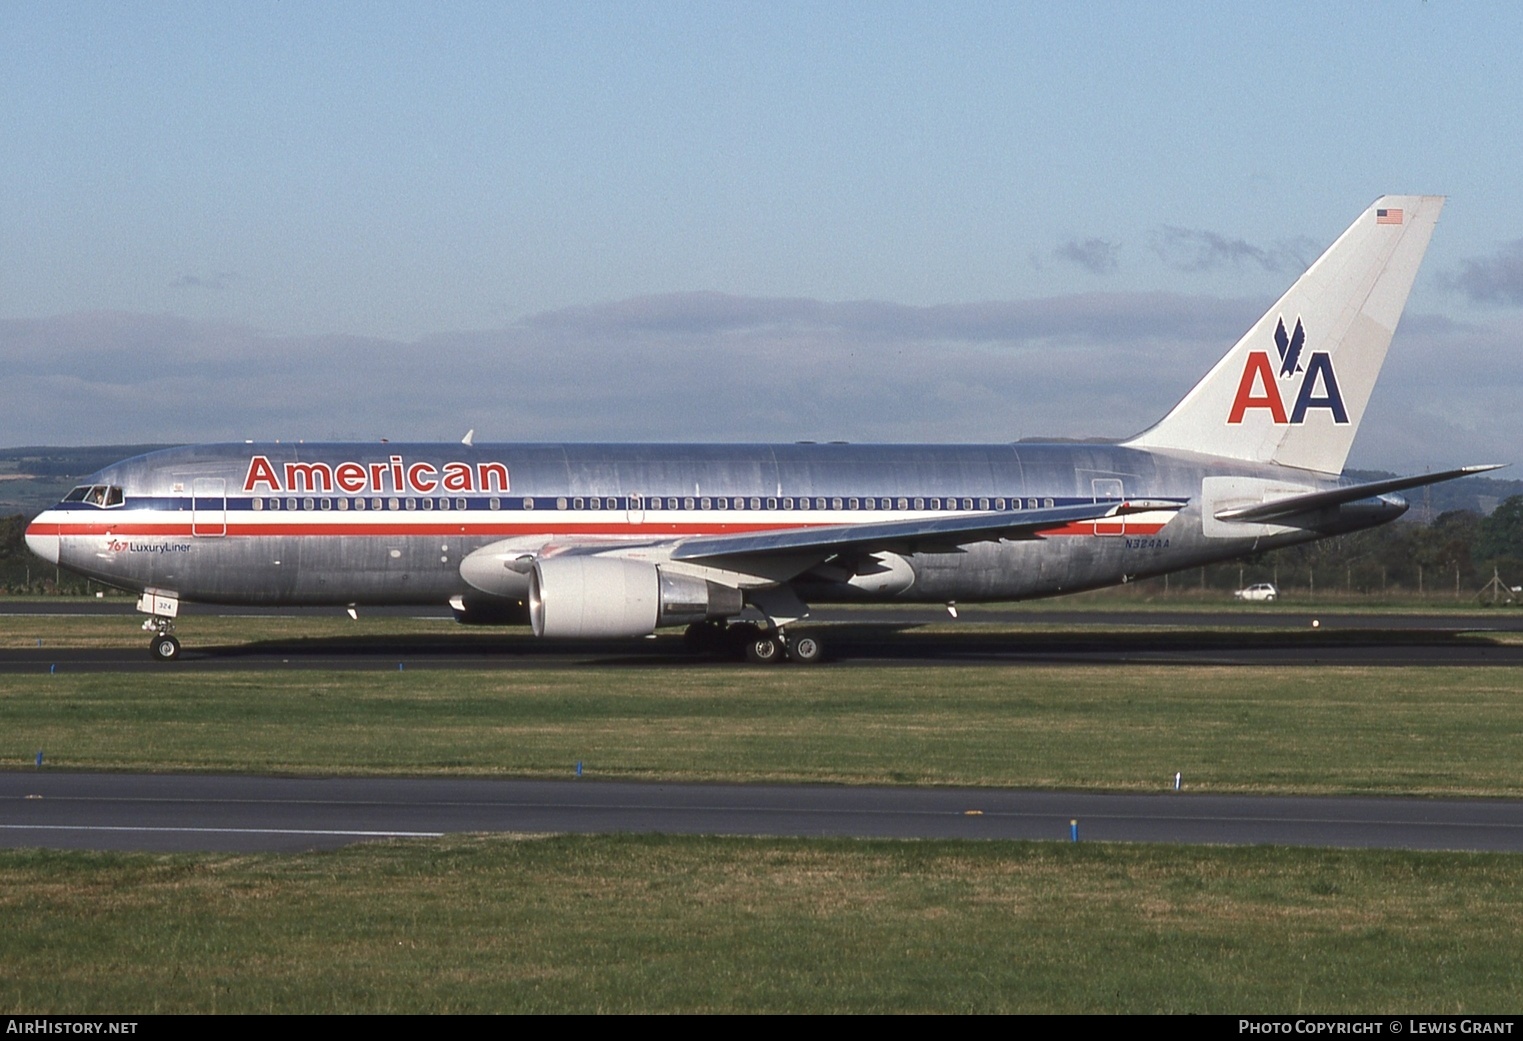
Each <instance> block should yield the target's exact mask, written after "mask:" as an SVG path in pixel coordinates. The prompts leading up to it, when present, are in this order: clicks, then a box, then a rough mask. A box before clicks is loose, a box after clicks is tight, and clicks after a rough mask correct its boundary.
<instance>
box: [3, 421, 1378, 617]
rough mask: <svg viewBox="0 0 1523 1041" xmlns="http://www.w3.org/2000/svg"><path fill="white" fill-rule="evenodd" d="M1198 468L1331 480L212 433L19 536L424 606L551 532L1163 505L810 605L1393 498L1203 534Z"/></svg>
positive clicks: (767, 449) (837, 581)
mask: <svg viewBox="0 0 1523 1041" xmlns="http://www.w3.org/2000/svg"><path fill="white" fill-rule="evenodd" d="M1208 478H1216V479H1218V480H1219V479H1222V478H1243V479H1245V480H1248V481H1258V482H1260V483H1266V484H1267V483H1273V482H1278V483H1279V484H1282V485H1284V484H1288V485H1290V486H1294V487H1299V488H1305V489H1308V490H1314V489H1322V488H1328V487H1333V486H1336V485H1337V484H1338V482H1337V481H1332V480H1329V479H1327V478H1325V477H1319V476H1318V475H1315V474H1312V473H1309V472H1307V471H1301V470H1290V469H1288V468H1285V467H1276V466H1271V465H1262V464H1253V463H1244V462H1236V461H1230V460H1222V459H1216V458H1211V457H1206V456H1188V455H1182V454H1165V453H1161V452H1149V451H1142V450H1137V449H1130V448H1125V447H1122V446H1118V445H1111V444H1088V443H1084V444H1037V443H1024V442H1023V443H1017V444H1004V445H844V444H783V445H749V444H730V445H683V444H674V445H628V444H613V445H603V444H527V445H506V444H504V445H475V446H467V445H463V444H459V445H450V444H444V445H441V444H384V443H383V444H324V445H316V444H313V445H307V444H301V443H289V444H284V443H277V444H229V445H207V446H195V447H185V448H174V449H168V450H165V451H161V452H155V453H152V454H150V455H145V456H140V457H137V458H135V459H129V460H126V461H124V462H122V463H118V464H116V465H114V466H110V467H107V468H106V469H104V470H102V471H100V472H99V473H98V474H95V475H93V476H92V477H91V478H89V481H88V483H90V484H93V485H101V486H112V487H113V488H119V489H121V501H120V503H119V504H112V505H98V504H94V503H91V502H84V501H76V502H65V503H60V504H59V505H58V506H57V507H55V508H53V509H51V510H48V511H47V512H45V513H43V514H42V515H41V516H39V517H38V518H37V519H36V521H35V522H34V523H33V525H32V526H31V528H30V529H29V530H28V542H29V543H30V544H31V545H32V547H33V549H34V550H36V551H37V552H39V553H40V554H42V555H43V556H46V557H49V558H50V559H54V560H56V562H57V563H58V564H59V565H60V566H62V567H64V568H67V569H68V570H70V571H73V572H77V573H78V574H80V575H84V576H87V577H89V578H92V579H95V580H97V581H100V582H103V583H107V584H109V585H112V586H117V587H121V588H123V589H129V590H133V591H142V590H145V589H158V590H166V591H170V592H171V593H172V594H174V595H176V596H178V597H180V598H182V599H185V600H191V601H202V602H210V603H244V604H272V605H278V604H443V603H445V602H447V601H449V600H450V599H451V598H452V597H458V596H462V595H467V596H469V595H475V594H477V593H479V590H478V589H473V587H472V586H471V585H470V584H469V583H468V582H467V581H466V580H465V578H464V577H463V576H462V573H461V563H462V561H463V560H464V559H465V558H466V557H467V556H469V555H470V554H471V553H472V552H474V551H476V550H478V549H481V548H482V547H484V546H488V545H492V544H500V543H503V542H505V541H506V542H508V543H509V544H510V545H515V546H516V545H519V544H521V545H522V549H523V552H524V553H525V554H527V555H533V554H536V553H539V552H541V551H543V550H545V549H546V548H547V547H551V546H553V545H554V544H556V542H557V540H563V541H574V542H576V543H577V544H578V545H583V546H585V545H587V544H588V543H596V542H600V541H605V540H606V542H607V543H608V544H609V545H610V547H615V546H628V545H639V544H649V545H653V546H660V545H670V544H674V543H676V542H679V541H680V540H681V539H683V538H686V537H691V536H695V535H705V534H715V533H726V532H755V531H766V530H773V529H779V528H794V527H799V526H805V525H841V524H864V523H872V522H875V521H892V520H898V519H904V518H915V517H925V516H940V515H945V514H948V513H955V512H973V511H991V510H1004V509H1009V508H1010V507H1011V506H1012V505H1013V506H1015V507H1021V506H1026V507H1027V508H1039V507H1042V506H1047V507H1051V506H1054V505H1056V506H1062V505H1065V504H1077V503H1091V502H1094V501H1095V500H1096V499H1097V498H1104V499H1119V498H1124V499H1148V500H1160V501H1161V500H1172V501H1173V502H1174V503H1175V504H1176V507H1178V508H1175V509H1171V510H1167V511H1156V512H1145V513H1139V514H1134V515H1131V516H1128V517H1125V518H1114V519H1108V520H1105V521H1095V522H1087V523H1080V524H1070V525H1066V526H1064V527H1063V528H1060V529H1055V530H1052V531H1048V532H1044V533H1043V537H1040V538H1034V539H1020V540H1014V541H1005V540H989V541H970V542H968V543H966V544H964V545H961V546H956V547H950V546H941V547H935V549H936V551H934V552H907V553H904V554H900V555H894V557H895V559H894V560H892V561H890V562H888V563H887V564H885V565H884V567H886V568H888V569H889V570H891V571H893V570H895V569H897V573H896V575H895V576H894V578H893V581H890V582H887V583H883V584H880V585H877V586H871V585H866V586H865V585H864V584H863V583H862V582H860V581H858V582H853V581H851V577H852V575H851V573H850V572H848V571H842V570H840V569H833V568H832V565H831V562H829V561H825V562H822V563H821V565H820V566H818V567H815V568H812V569H811V570H809V571H808V572H806V573H804V574H802V575H799V576H797V577H795V578H793V579H792V580H791V581H790V582H789V583H788V584H789V585H791V587H792V588H793V589H794V590H795V591H796V592H798V593H799V594H800V596H801V597H802V598H803V599H805V600H806V601H815V602H829V601H842V600H852V599H868V598H871V599H894V600H902V601H921V602H944V601H949V600H958V601H965V602H968V601H980V600H985V601H987V600H1015V599H1021V598H1027V597H1038V596H1050V595H1053V594H1058V593H1066V592H1076V591H1079V590H1084V589H1092V588H1096V587H1101V586H1106V585H1113V584H1117V583H1121V582H1125V581H1129V580H1132V579H1134V578H1142V577H1147V576H1151V575H1158V574H1163V573H1165V572H1169V571H1175V570H1179V569H1181V568H1188V567H1196V566H1199V565H1202V564H1206V563H1210V562H1213V561H1221V560H1226V559H1231V558H1233V557H1238V556H1241V555H1243V554H1245V553H1249V552H1254V551H1259V550H1264V549H1270V548H1274V547H1277V546H1284V545H1289V544H1292V543H1295V542H1302V541H1306V540H1309V539H1314V538H1320V537H1323V536H1326V535H1332V534H1338V533H1341V532H1346V531H1352V530H1356V529H1358V528H1364V527H1369V526H1371V525H1374V524H1379V523H1382V522H1384V521H1387V520H1390V519H1393V518H1394V517H1396V516H1399V515H1400V514H1401V513H1402V512H1403V511H1404V510H1405V509H1406V504H1405V502H1404V501H1402V500H1401V499H1399V498H1397V497H1395V496H1383V497H1381V498H1378V499H1367V500H1361V501H1360V502H1357V503H1353V504H1349V505H1343V506H1341V507H1336V508H1333V509H1330V510H1324V511H1321V512H1320V513H1318V514H1316V515H1314V516H1311V517H1306V518H1300V519H1298V520H1297V522H1296V523H1295V524H1294V525H1277V526H1267V525H1261V526H1257V527H1255V526H1252V525H1249V526H1247V527H1246V528H1244V527H1242V526H1239V528H1237V529H1233V530H1231V531H1230V532H1227V533H1223V532H1221V531H1215V532H1213V531H1212V525H1211V523H1210V520H1209V518H1206V521H1205V523H1203V510H1202V505H1203V503H1202V489H1203V482H1204V481H1206V480H1207V479H1208ZM1017 500H1019V501H1017ZM1206 505H1208V506H1209V504H1206ZM526 581H527V580H526ZM526 588H527V586H525V589H526ZM497 592H498V593H499V594H506V595H509V596H511V595H514V594H516V593H517V590H516V589H514V588H512V587H508V588H502V589H498V590H497Z"/></svg>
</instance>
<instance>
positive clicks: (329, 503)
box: [323, 499, 411, 510]
mask: <svg viewBox="0 0 1523 1041" xmlns="http://www.w3.org/2000/svg"><path fill="white" fill-rule="evenodd" d="M408 501H409V502H410V501H411V500H408ZM323 509H325V510H331V509H333V500H332V499H324V500H323Z"/></svg>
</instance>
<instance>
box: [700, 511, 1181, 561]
mask: <svg viewBox="0 0 1523 1041" xmlns="http://www.w3.org/2000/svg"><path fill="white" fill-rule="evenodd" d="M1183 506H1184V502H1183V501H1174V500H1154V499H1148V500H1131V501H1125V502H1117V501H1110V502H1097V503H1084V504H1081V505H1078V506H1055V507H1051V508H1049V509H1039V510H1001V511H997V512H979V513H962V514H957V515H955V516H951V517H926V518H917V519H915V520H897V521H882V522H879V523H874V524H832V525H826V526H822V527H817V528H788V529H786V530H783V531H759V532H748V533H746V534H740V535H699V536H696V537H694V538H690V539H684V540H683V541H682V542H680V543H679V544H678V545H677V546H676V548H675V549H673V550H672V559H673V560H687V561H693V562H702V561H708V560H714V559H716V558H721V557H722V558H727V559H729V560H734V559H735V558H737V557H760V556H771V555H787V556H794V555H797V554H800V553H808V552H811V551H813V552H825V553H840V552H845V551H848V550H851V551H856V552H879V551H884V550H893V551H899V552H916V551H917V550H929V549H933V548H942V547H948V548H951V547H956V546H958V545H962V544H964V543H968V542H988V541H994V540H996V539H1037V538H1041V537H1042V532H1044V531H1049V530H1051V529H1053V528H1061V527H1063V526H1064V525H1065V524H1074V523H1078V522H1080V521H1090V520H1100V519H1103V518H1107V517H1119V516H1124V515H1127V514H1133V513H1144V512H1150V511H1156V510H1167V511H1174V510H1178V509H1180V508H1182V507H1183Z"/></svg>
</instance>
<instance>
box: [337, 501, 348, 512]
mask: <svg viewBox="0 0 1523 1041" xmlns="http://www.w3.org/2000/svg"><path fill="white" fill-rule="evenodd" d="M338 512H340V513H347V512H349V500H348V499H340V500H339V501H338Z"/></svg>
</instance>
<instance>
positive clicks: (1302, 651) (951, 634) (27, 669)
mask: <svg viewBox="0 0 1523 1041" xmlns="http://www.w3.org/2000/svg"><path fill="white" fill-rule="evenodd" d="M6 614H9V615H13V616H26V617H30V618H33V619H35V620H36V621H37V623H38V632H39V633H44V632H45V631H46V625H47V619H48V618H49V617H50V616H52V615H54V614H61V615H64V616H78V615H82V614H85V615H107V616H112V615H120V616H121V619H122V624H123V627H124V628H123V635H124V639H132V640H133V641H134V642H133V643H132V644H130V645H128V646H125V647H117V648H104V649H102V648H92V649H69V648H49V647H48V646H47V641H46V638H45V637H44V636H41V635H39V637H38V639H40V640H42V644H41V646H37V647H27V648H13V649H5V650H0V673H8V674H27V673H39V672H58V671H74V672H116V671H142V670H152V669H165V668H170V669H177V670H181V671H221V670H229V669H270V670H300V669H342V670H353V669H371V670H373V669H397V668H404V669H415V668H417V669H459V668H467V669H469V668H487V669H499V670H504V669H543V668H565V667H583V666H611V667H630V668H638V667H665V668H680V667H690V666H694V665H711V664H714V663H715V662H716V661H717V662H720V663H722V664H733V665H735V667H737V668H744V667H755V666H743V665H741V664H739V663H733V662H726V661H725V660H724V659H716V658H713V657H708V656H701V655H695V654H691V653H689V652H688V651H686V650H685V649H684V647H683V646H682V641H681V638H680V636H677V635H673V634H662V635H660V636H657V637H654V638H646V639H634V640H593V641H576V642H554V641H545V640H538V639H536V638H534V637H533V636H531V635H529V633H528V631H527V630H526V629H524V628H521V627H509V628H502V629H485V628H480V627H464V626H461V627H455V626H453V625H451V626H450V627H448V628H446V629H445V630H444V631H442V632H441V631H440V626H439V625H438V623H439V622H441V621H443V620H446V619H448V618H449V615H448V612H447V611H442V612H441V611H434V612H428V611H419V610H418V609H415V608H390V609H376V608H367V609H364V617H375V616H379V617H386V618H417V619H418V620H419V622H420V625H419V632H418V634H416V635H411V634H403V635H387V636H368V637H367V636H363V635H355V636H342V637H322V638H307V639H298V638H289V639H278V640H263V641H257V642H252V643H236V644H220V645H219V644H216V643H202V642H198V641H197V638H196V617H197V616H198V615H217V616H220V617H224V618H226V617H239V616H249V617H269V616H276V615H279V616H288V617H289V616H295V617H303V616H306V617H325V618H332V617H333V616H335V615H336V614H339V612H338V611H337V610H336V609H333V608H297V609H292V608H284V609H266V610H260V611H251V610H250V609H248V608H223V609H219V608H215V607H204V606H197V607H195V608H194V609H193V610H187V611H186V613H185V614H184V615H182V617H181V619H180V623H181V624H180V637H181V639H182V641H183V643H184V651H183V653H182V656H181V658H180V660H179V661H176V662H174V663H172V664H170V665H164V664H161V663H158V662H155V661H153V660H152V659H151V658H150V657H149V655H148V652H147V649H146V638H145V639H144V642H143V645H141V646H139V645H138V644H137V643H136V641H135V636H136V632H135V630H136V626H135V624H134V622H135V620H136V619H137V618H138V617H139V616H138V615H137V614H136V613H135V612H134V611H133V610H132V608H131V605H130V604H125V603H122V602H119V601H118V602H111V601H93V602H92V601H65V602H63V603H59V604H56V605H55V604H53V603H42V602H38V601H29V602H25V603H20V604H5V603H3V602H0V615H6ZM1314 618H1315V620H1316V621H1317V623H1318V624H1317V626H1316V627H1315V628H1314V627H1313V626H1312V624H1311V623H1312V621H1313V619H1314ZM948 621H949V619H948V617H947V615H946V613H945V612H944V611H937V610H936V609H934V608H922V609H919V610H913V609H912V610H905V609H871V608H868V609H824V610H820V611H817V612H815V614H814V615H812V616H811V618H810V620H809V622H808V625H809V627H810V628H811V629H812V631H814V632H816V633H817V634H818V635H820V636H821V637H822V639H823V641H824V642H825V645H826V647H827V655H828V658H829V659H830V665H831V667H836V668H839V667H852V666H857V667H864V666H872V667H882V666H916V665H931V664H938V663H941V664H1012V665H1015V664H1045V665H1064V664H1068V665H1122V666H1124V665H1135V664H1155V665H1245V666H1254V665H1259V666H1274V665H1346V666H1360V667H1388V666H1440V665H1442V666H1497V665H1510V666H1516V665H1523V641H1520V642H1518V643H1513V644H1509V643H1499V642H1495V641H1493V640H1491V639H1489V638H1488V634H1491V633H1511V632H1523V612H1515V611H1509V610H1505V609H1498V610H1497V611H1494V612H1486V613H1483V614H1476V613H1468V614H1459V613H1456V614H1410V615H1409V614H1386V615H1373V614H1357V613H1338V612H1331V613H1317V614H1315V615H1314V614H1312V613H1309V612H1306V611H1296V612H1291V611H1268V610H1258V609H1236V610H1217V611H1206V610H1191V611H1053V612H1033V611H1030V610H1017V609H1009V608H1003V609H1002V608H997V607H996V608H977V609H974V610H970V611H968V612H966V613H965V615H964V617H963V618H961V619H959V620H958V623H957V624H956V625H955V626H950V627H949V626H945V625H943V626H936V625H935V624H934V623H937V622H943V623H944V622H948ZM1016 624H1020V625H1024V626H1027V627H1028V628H1026V629H1025V630H1023V631H1014V632H1012V631H1010V630H1009V629H1008V628H1004V627H1006V626H1010V625H1016ZM1038 627H1039V628H1038ZM786 667H791V666H786Z"/></svg>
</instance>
